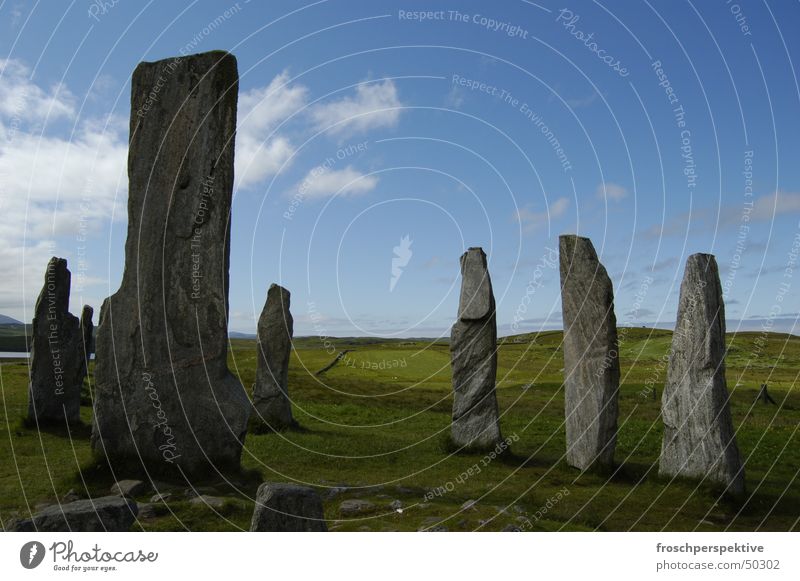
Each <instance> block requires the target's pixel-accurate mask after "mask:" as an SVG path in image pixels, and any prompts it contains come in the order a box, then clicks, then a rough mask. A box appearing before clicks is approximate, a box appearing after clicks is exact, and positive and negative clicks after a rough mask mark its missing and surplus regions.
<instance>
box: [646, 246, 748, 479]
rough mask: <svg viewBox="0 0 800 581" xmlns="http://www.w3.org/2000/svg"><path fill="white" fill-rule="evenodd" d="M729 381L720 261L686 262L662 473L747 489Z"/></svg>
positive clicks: (667, 394) (665, 409) (666, 403)
mask: <svg viewBox="0 0 800 581" xmlns="http://www.w3.org/2000/svg"><path fill="white" fill-rule="evenodd" d="M728 399H729V395H728V387H727V385H726V382H725V305H724V303H723V299H722V286H721V285H720V282H719V270H718V269H717V261H716V260H715V259H714V256H713V255H711V254H693V255H691V256H690V257H689V259H688V260H687V261H686V271H685V272H684V275H683V282H682V283H681V295H680V300H679V303H678V321H677V323H676V326H675V333H674V335H673V336H672V350H671V352H670V356H669V364H668V367H667V379H666V383H665V384H664V394H663V397H662V398H661V414H662V416H663V419H664V440H663V443H662V447H661V462H660V465H659V473H660V474H661V475H663V476H683V477H689V478H705V479H706V480H708V481H710V482H713V483H717V484H722V485H724V486H726V487H727V490H728V491H729V492H731V493H733V494H741V493H743V492H744V467H743V465H742V459H741V456H740V454H739V447H738V446H737V445H736V434H735V432H734V429H733V422H732V421H731V412H730V407H729V404H728Z"/></svg>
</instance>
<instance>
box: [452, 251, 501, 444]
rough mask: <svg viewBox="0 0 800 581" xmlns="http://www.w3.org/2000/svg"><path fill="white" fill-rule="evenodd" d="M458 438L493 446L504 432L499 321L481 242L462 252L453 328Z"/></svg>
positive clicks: (458, 441)
mask: <svg viewBox="0 0 800 581" xmlns="http://www.w3.org/2000/svg"><path fill="white" fill-rule="evenodd" d="M450 357H451V363H452V368H453V392H454V398H453V424H452V429H451V434H452V439H453V443H454V444H456V445H457V446H466V447H470V448H492V447H494V446H495V445H496V444H498V443H499V442H500V441H501V440H502V439H503V438H502V436H501V435H500V422H499V418H498V415H499V414H498V410H497V396H496V394H495V376H496V375H497V321H496V315H495V302H494V294H493V292H492V280H491V278H490V277H489V269H488V267H487V264H486V254H484V252H483V249H481V248H470V249H469V250H467V252H465V253H464V254H463V255H462V256H461V297H460V299H459V305H458V320H457V321H456V323H455V324H454V325H453V328H452V330H451V332H450Z"/></svg>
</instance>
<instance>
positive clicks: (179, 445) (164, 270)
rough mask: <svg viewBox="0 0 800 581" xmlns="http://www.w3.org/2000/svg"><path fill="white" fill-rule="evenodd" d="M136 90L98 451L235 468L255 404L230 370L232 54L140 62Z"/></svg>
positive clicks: (105, 342)
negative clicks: (120, 266)
mask: <svg viewBox="0 0 800 581" xmlns="http://www.w3.org/2000/svg"><path fill="white" fill-rule="evenodd" d="M131 86H132V98H131V124H130V147H129V153H128V177H129V181H130V183H129V187H128V192H129V193H128V237H127V241H126V244H125V270H124V273H123V276H122V283H121V286H120V288H119V290H118V291H117V292H116V293H115V294H114V295H112V296H110V297H109V298H108V299H106V301H105V302H104V303H103V306H102V308H101V311H100V322H99V325H98V330H97V348H96V356H97V363H96V366H95V383H96V388H95V425H94V430H93V433H92V446H93V448H94V450H95V451H96V452H97V453H99V454H101V455H105V456H106V457H107V458H108V459H109V461H110V462H111V463H112V465H113V464H115V463H119V464H120V465H127V466H130V465H131V464H136V465H139V464H140V463H143V464H144V467H146V468H147V469H148V470H149V471H152V472H154V473H157V472H164V471H166V472H168V473H171V472H172V469H180V472H181V475H191V474H199V473H205V472H207V471H208V470H209V468H210V466H211V465H213V466H214V469H225V468H233V467H238V465H239V460H240V457H241V451H242V445H243V443H244V438H245V434H246V430H247V422H248V419H249V416H250V406H251V404H250V402H249V400H248V398H247V394H246V392H245V390H244V388H243V387H242V384H241V383H240V382H239V380H238V379H236V378H235V377H234V376H233V375H232V374H231V373H230V371H229V370H228V365H227V355H228V267H229V260H230V210H231V198H232V188H233V152H234V132H235V128H236V99H237V92H238V72H237V67H236V59H235V58H234V57H233V56H232V55H230V54H228V53H225V52H208V53H203V54H198V55H191V56H186V57H176V58H172V59H167V60H162V61H158V62H154V63H141V64H140V65H139V66H138V67H136V70H135V71H134V73H133V79H132V84H131ZM176 476H177V474H176Z"/></svg>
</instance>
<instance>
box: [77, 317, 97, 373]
mask: <svg viewBox="0 0 800 581" xmlns="http://www.w3.org/2000/svg"><path fill="white" fill-rule="evenodd" d="M93 316H94V309H93V308H92V307H90V306H89V305H83V311H81V323H80V327H81V332H80V337H81V344H80V352H81V367H80V373H79V376H78V386H79V387H82V386H83V380H84V379H86V378H87V377H88V376H89V360H90V359H91V356H92V353H94V323H93V322H92V317H93Z"/></svg>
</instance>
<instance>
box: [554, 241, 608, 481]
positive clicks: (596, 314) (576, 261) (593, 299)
mask: <svg viewBox="0 0 800 581" xmlns="http://www.w3.org/2000/svg"><path fill="white" fill-rule="evenodd" d="M559 265H560V271H561V310H562V315H563V321H564V413H565V417H566V431H567V464H569V465H570V466H574V467H575V468H580V469H581V470H586V469H588V468H591V467H597V468H606V467H609V466H611V465H612V464H613V462H614V448H615V447H616V443H617V415H618V413H619V411H618V404H617V400H618V397H619V346H618V343H617V318H616V316H615V315H614V286H613V285H612V284H611V279H610V278H609V277H608V273H607V272H606V269H605V267H604V266H603V265H602V264H600V260H599V259H598V258H597V252H595V249H594V246H593V245H592V241H591V240H589V239H588V238H582V237H580V236H574V235H565V236H560V237H559Z"/></svg>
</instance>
